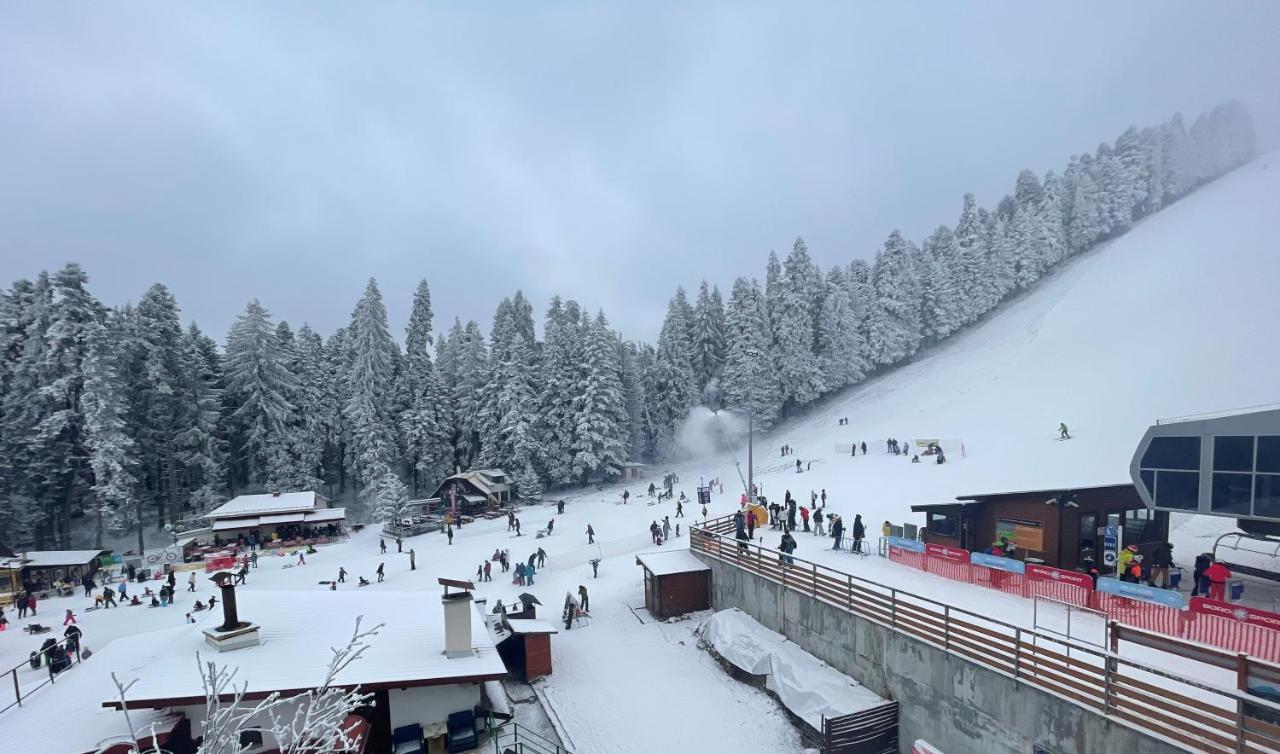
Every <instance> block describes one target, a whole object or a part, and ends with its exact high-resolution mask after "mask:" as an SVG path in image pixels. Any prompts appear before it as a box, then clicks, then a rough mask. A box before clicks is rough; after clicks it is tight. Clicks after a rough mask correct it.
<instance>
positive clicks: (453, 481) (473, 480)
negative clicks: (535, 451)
mask: <svg viewBox="0 0 1280 754" xmlns="http://www.w3.org/2000/svg"><path fill="white" fill-rule="evenodd" d="M511 500H512V497H511V480H510V479H509V478H508V477H507V474H506V472H505V471H503V470H502V469H476V470H474V471H464V472H462V473H461V474H454V475H453V476H451V477H447V478H446V479H445V480H444V481H443V482H441V483H440V486H439V487H437V488H436V491H435V492H434V493H432V494H431V497H429V498H427V499H426V501H425V502H426V504H427V506H428V507H435V506H439V505H442V504H443V505H444V507H445V509H448V508H450V507H452V506H455V505H456V506H457V508H458V510H460V511H461V512H463V513H467V514H475V513H480V512H482V511H485V510H491V509H494V508H500V507H502V506H504V505H507V504H508V503H510V502H511Z"/></svg>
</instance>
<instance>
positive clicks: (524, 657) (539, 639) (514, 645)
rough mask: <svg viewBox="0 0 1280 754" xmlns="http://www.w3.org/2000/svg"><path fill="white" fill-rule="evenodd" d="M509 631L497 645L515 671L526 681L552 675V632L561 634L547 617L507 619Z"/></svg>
mask: <svg viewBox="0 0 1280 754" xmlns="http://www.w3.org/2000/svg"><path fill="white" fill-rule="evenodd" d="M504 625H505V626H506V629H507V631H509V632H510V633H509V634H508V636H507V637H506V638H505V639H503V640H502V642H501V643H499V644H498V654H499V655H501V656H502V661H503V662H504V663H505V664H506V666H507V667H508V668H510V669H511V670H512V671H513V672H515V673H516V674H518V675H520V676H521V677H522V678H524V680H525V681H526V682H531V681H534V680H535V679H538V678H541V677H543V676H546V675H551V635H552V634H555V633H559V630H558V629H556V627H555V626H553V625H551V624H550V623H548V622H547V621H545V620H536V619H532V618H507V619H505V620H504Z"/></svg>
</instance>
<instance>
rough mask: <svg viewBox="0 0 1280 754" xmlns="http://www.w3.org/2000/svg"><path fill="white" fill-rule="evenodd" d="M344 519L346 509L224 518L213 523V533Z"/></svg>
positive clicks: (324, 509)
mask: <svg viewBox="0 0 1280 754" xmlns="http://www.w3.org/2000/svg"><path fill="white" fill-rule="evenodd" d="M346 518H347V509H346V508H321V509H320V510H318V511H307V512H303V513H277V514H272V515H270V516H244V517H239V518H225V519H222V520H220V521H214V522H213V531H230V530H232V529H252V528H254V527H258V526H274V525H275V524H320V523H324V522H326V521H344V520H346Z"/></svg>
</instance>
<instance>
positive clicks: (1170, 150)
mask: <svg viewBox="0 0 1280 754" xmlns="http://www.w3.org/2000/svg"><path fill="white" fill-rule="evenodd" d="M1160 140H1161V149H1160V155H1161V157H1162V158H1163V160H1164V170H1163V171H1162V172H1163V173H1164V200H1163V202H1162V204H1168V203H1170V202H1172V201H1174V200H1176V199H1178V198H1179V197H1181V196H1182V195H1183V194H1186V193H1187V192H1188V191H1190V190H1191V187H1192V186H1193V185H1194V182H1193V179H1192V173H1191V164H1190V145H1189V143H1188V140H1187V127H1186V126H1185V125H1184V124H1183V122H1182V113H1174V114H1173V117H1172V118H1170V119H1169V122H1168V123H1165V124H1163V125H1162V126H1160Z"/></svg>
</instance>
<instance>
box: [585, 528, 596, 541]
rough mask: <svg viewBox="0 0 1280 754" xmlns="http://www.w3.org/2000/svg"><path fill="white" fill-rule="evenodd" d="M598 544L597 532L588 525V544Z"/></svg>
mask: <svg viewBox="0 0 1280 754" xmlns="http://www.w3.org/2000/svg"><path fill="white" fill-rule="evenodd" d="M595 543H596V530H595V529H592V528H591V524H587V544H589V545H594V544H595Z"/></svg>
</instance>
